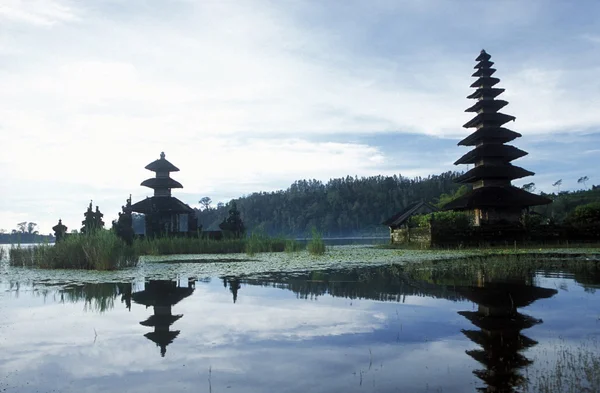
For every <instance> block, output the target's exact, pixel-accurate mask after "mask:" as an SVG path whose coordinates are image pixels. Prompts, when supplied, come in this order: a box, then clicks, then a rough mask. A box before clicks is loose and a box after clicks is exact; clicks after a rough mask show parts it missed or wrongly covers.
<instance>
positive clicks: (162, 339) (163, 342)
mask: <svg viewBox="0 0 600 393" xmlns="http://www.w3.org/2000/svg"><path fill="white" fill-rule="evenodd" d="M177 336H179V330H174V331H170V330H169V331H158V332H150V333H146V334H144V337H146V338H147V339H149V340H150V341H154V342H155V343H156V345H157V346H158V347H160V355H161V356H163V357H164V356H165V353H167V345H169V344H172V343H173V341H174V340H175V338H177Z"/></svg>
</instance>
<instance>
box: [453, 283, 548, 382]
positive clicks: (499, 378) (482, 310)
mask: <svg viewBox="0 0 600 393" xmlns="http://www.w3.org/2000/svg"><path fill="white" fill-rule="evenodd" d="M456 291H457V293H458V294H460V295H462V296H464V297H465V298H467V299H469V300H471V301H472V302H474V303H477V304H478V308H477V311H459V314H460V315H462V316H464V317H465V318H467V319H468V320H469V321H471V323H473V325H475V326H477V327H478V328H479V329H480V330H463V331H462V332H463V334H464V335H465V336H467V337H468V338H469V339H470V340H471V341H473V342H475V343H477V344H478V345H480V346H481V348H482V349H476V350H470V351H467V354H468V355H469V356H471V357H472V358H473V359H475V360H477V361H478V362H479V363H481V364H482V365H484V366H485V369H484V370H475V371H473V373H474V374H475V375H476V376H477V377H478V378H479V379H481V380H482V381H484V382H485V383H486V385H487V386H486V387H481V388H478V389H477V390H479V391H482V392H514V391H515V388H516V387H518V386H520V385H521V384H523V382H524V381H525V378H524V377H523V376H522V375H521V374H520V373H519V372H518V370H519V369H520V368H522V367H525V366H527V365H529V364H531V361H530V360H529V359H527V358H526V357H525V356H523V355H522V354H521V353H520V352H521V351H522V350H524V349H526V348H529V347H532V346H534V345H536V344H537V342H536V341H534V340H532V339H530V338H528V337H525V336H523V335H522V334H521V330H523V329H528V328H530V327H532V326H534V325H536V324H538V323H541V322H542V321H541V320H538V319H535V318H532V317H530V316H528V315H524V314H520V313H519V312H518V311H517V309H518V308H520V307H525V306H528V305H530V304H531V303H533V302H534V301H536V300H538V299H543V298H549V297H551V296H553V295H555V294H556V293H557V291H556V290H554V289H547V288H540V287H536V286H533V285H531V283H527V282H526V281H525V280H517V281H512V282H485V283H483V285H482V286H479V287H458V288H457V289H456Z"/></svg>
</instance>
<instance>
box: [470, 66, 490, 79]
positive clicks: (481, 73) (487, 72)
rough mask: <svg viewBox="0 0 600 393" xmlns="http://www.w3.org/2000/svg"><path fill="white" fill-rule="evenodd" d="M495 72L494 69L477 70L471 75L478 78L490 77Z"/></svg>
mask: <svg viewBox="0 0 600 393" xmlns="http://www.w3.org/2000/svg"><path fill="white" fill-rule="evenodd" d="M495 72H496V69H495V68H478V69H477V71H475V72H474V73H473V75H471V76H473V77H480V76H492V75H493V74H494V73H495Z"/></svg>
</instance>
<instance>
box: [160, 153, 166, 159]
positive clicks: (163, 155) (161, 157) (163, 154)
mask: <svg viewBox="0 0 600 393" xmlns="http://www.w3.org/2000/svg"><path fill="white" fill-rule="evenodd" d="M160 159H161V160H164V159H165V152H164V151H161V152H160Z"/></svg>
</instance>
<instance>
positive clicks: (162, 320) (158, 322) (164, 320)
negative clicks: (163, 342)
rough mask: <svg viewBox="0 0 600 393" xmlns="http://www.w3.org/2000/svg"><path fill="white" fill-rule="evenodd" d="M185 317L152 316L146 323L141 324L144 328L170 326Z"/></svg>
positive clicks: (169, 315)
mask: <svg viewBox="0 0 600 393" xmlns="http://www.w3.org/2000/svg"><path fill="white" fill-rule="evenodd" d="M181 317H183V315H171V314H165V315H158V314H155V315H151V316H150V317H149V318H148V319H146V320H145V321H142V322H140V325H142V326H159V327H160V326H170V325H172V324H174V323H175V321H177V320H178V319H179V318H181Z"/></svg>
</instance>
